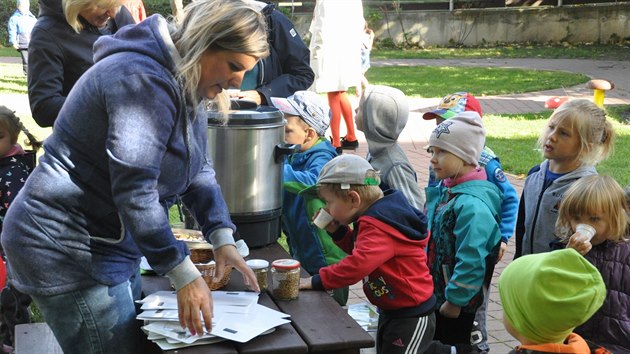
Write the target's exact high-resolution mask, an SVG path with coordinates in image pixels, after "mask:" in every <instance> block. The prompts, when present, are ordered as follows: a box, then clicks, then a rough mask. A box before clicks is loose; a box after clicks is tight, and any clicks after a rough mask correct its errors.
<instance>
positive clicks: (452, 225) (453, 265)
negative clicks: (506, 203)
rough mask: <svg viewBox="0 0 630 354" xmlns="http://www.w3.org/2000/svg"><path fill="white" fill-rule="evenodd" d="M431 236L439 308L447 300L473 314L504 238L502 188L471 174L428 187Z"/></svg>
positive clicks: (431, 261) (430, 256)
mask: <svg viewBox="0 0 630 354" xmlns="http://www.w3.org/2000/svg"><path fill="white" fill-rule="evenodd" d="M426 195H427V217H428V219H429V230H430V232H431V238H430V240H429V245H428V247H427V256H428V264H429V269H430V271H431V275H432V276H433V284H434V294H435V296H436V298H437V305H438V307H439V306H441V305H442V303H444V302H445V301H446V300H448V301H449V302H450V303H452V304H454V305H457V306H460V307H462V311H464V312H467V313H475V311H476V310H477V308H478V307H479V306H480V305H481V303H482V302H483V291H482V285H483V284H484V282H485V283H487V284H489V283H490V280H491V279H492V272H493V271H494V264H495V262H496V259H497V255H498V250H499V244H500V241H501V231H500V229H499V224H500V222H501V192H500V191H499V189H498V188H497V186H495V185H494V184H493V183H491V182H488V181H485V180H479V179H473V180H468V181H466V182H463V183H460V184H457V185H454V186H452V187H451V188H447V187H446V186H444V182H441V183H440V184H439V185H438V186H436V187H429V188H427V189H426Z"/></svg>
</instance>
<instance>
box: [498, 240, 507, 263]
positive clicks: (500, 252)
mask: <svg viewBox="0 0 630 354" xmlns="http://www.w3.org/2000/svg"><path fill="white" fill-rule="evenodd" d="M506 250H507V243H505V242H503V241H501V246H500V247H499V255H498V256H497V264H498V263H499V262H500V261H501V259H502V258H503V255H504V254H505V251H506Z"/></svg>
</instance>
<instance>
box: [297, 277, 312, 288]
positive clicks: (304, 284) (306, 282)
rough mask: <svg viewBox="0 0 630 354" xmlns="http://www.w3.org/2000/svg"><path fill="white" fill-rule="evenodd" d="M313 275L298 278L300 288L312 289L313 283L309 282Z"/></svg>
mask: <svg viewBox="0 0 630 354" xmlns="http://www.w3.org/2000/svg"><path fill="white" fill-rule="evenodd" d="M312 278H313V277H308V278H300V290H310V289H313V284H312V282H311V279H312Z"/></svg>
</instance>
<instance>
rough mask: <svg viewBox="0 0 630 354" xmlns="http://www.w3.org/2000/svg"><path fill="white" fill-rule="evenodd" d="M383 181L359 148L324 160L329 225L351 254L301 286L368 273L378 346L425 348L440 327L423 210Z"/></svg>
mask: <svg viewBox="0 0 630 354" xmlns="http://www.w3.org/2000/svg"><path fill="white" fill-rule="evenodd" d="M379 183H380V178H379V176H378V173H377V171H375V170H374V169H373V167H372V166H371V165H370V163H369V162H368V161H367V160H365V159H363V158H361V157H359V156H356V155H341V156H338V157H336V158H334V159H333V160H332V161H330V162H329V163H327V164H326V165H325V166H324V168H323V169H322V171H321V173H320V175H319V179H318V181H317V186H318V187H317V188H318V192H319V195H320V197H321V198H322V199H324V201H325V202H326V210H327V212H328V213H329V214H330V215H331V216H332V217H333V221H332V222H330V224H328V226H326V230H327V231H328V232H329V234H330V235H331V236H332V238H333V239H334V240H335V242H337V244H339V245H340V246H342V248H343V249H344V251H346V252H347V253H348V256H346V257H345V258H344V259H343V260H341V261H340V262H339V263H337V264H333V265H330V266H328V267H323V268H321V269H320V270H319V274H316V275H314V276H312V277H310V278H304V279H301V281H300V288H301V289H318V290H323V289H325V290H330V289H336V288H340V287H344V286H348V285H352V284H356V283H357V282H358V281H360V280H362V279H363V280H364V283H363V291H364V292H365V295H366V296H367V297H368V299H369V301H370V302H371V303H372V304H374V305H375V306H377V307H378V308H379V320H378V330H377V333H376V352H377V353H382V354H397V353H420V354H421V353H424V352H425V350H426V349H427V348H428V346H429V344H430V342H431V339H432V338H433V331H434V328H435V317H434V315H433V309H434V307H435V297H434V296H433V284H432V281H431V275H430V274H429V269H428V267H427V263H426V262H427V258H426V254H425V252H424V249H425V247H426V245H427V241H428V239H429V234H428V232H427V228H426V218H425V216H424V215H423V214H422V213H421V212H420V211H418V210H417V209H415V208H413V207H412V206H411V205H410V204H409V202H407V199H406V198H405V197H404V196H403V195H402V193H401V192H399V191H392V190H390V191H386V192H385V193H383V191H382V190H381V189H380V187H379ZM350 224H352V225H353V228H352V229H351V228H350V227H348V225H350Z"/></svg>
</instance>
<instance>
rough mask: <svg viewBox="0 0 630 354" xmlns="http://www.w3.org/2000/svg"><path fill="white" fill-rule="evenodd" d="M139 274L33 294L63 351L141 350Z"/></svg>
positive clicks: (66, 353)
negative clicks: (113, 281) (114, 282)
mask: <svg viewBox="0 0 630 354" xmlns="http://www.w3.org/2000/svg"><path fill="white" fill-rule="evenodd" d="M140 293H141V283H140V274H139V273H136V275H134V276H132V277H131V278H130V279H129V280H128V281H126V282H123V283H121V284H118V285H115V286H106V285H101V284H99V285H95V286H92V287H90V288H86V289H81V290H77V291H73V292H69V293H65V294H61V295H55V296H41V295H35V296H32V298H33V301H35V303H36V304H37V306H38V307H39V309H40V311H41V312H42V314H43V315H44V318H45V320H46V323H48V325H49V326H50V328H51V329H52V331H53V333H54V334H55V337H56V338H57V341H58V342H59V345H60V346H61V348H62V349H63V352H64V353H65V354H69V353H77V354H79V353H80V354H90V353H91V354H104V353H130V354H132V353H133V354H135V353H141V352H142V343H143V340H144V338H143V337H142V332H141V330H140V321H138V320H136V306H135V303H134V301H135V300H137V299H139V298H140Z"/></svg>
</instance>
